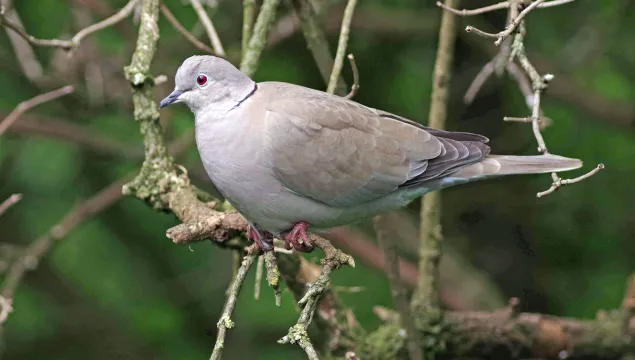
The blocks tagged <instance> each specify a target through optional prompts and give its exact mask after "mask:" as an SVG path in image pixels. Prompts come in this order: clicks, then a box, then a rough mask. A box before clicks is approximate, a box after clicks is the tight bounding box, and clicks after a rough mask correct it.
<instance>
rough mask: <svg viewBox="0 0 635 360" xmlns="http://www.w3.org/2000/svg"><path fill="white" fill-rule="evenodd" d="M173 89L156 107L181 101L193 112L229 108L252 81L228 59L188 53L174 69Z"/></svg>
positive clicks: (250, 86)
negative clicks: (177, 67) (208, 108)
mask: <svg viewBox="0 0 635 360" xmlns="http://www.w3.org/2000/svg"><path fill="white" fill-rule="evenodd" d="M174 83H175V84H174V91H172V93H171V94H170V95H168V96H167V97H166V98H165V99H163V100H162V101H161V103H160V105H159V107H161V108H163V107H166V106H168V105H170V104H174V103H179V102H183V103H185V104H186V105H187V106H188V107H189V108H190V110H192V112H193V113H195V114H196V112H197V111H199V110H201V109H204V108H207V107H212V108H217V109H220V108H224V107H228V106H229V107H231V106H234V105H235V104H236V103H238V102H239V101H240V100H241V99H242V98H243V97H244V96H245V95H244V94H245V92H249V91H252V89H253V88H254V86H255V83H254V82H253V81H252V80H251V79H250V78H249V77H247V76H246V75H245V74H243V73H242V72H240V70H238V69H237V68H236V67H235V66H234V65H232V64H231V63H229V62H228V61H226V60H224V59H221V58H219V57H215V56H191V57H189V58H187V59H185V61H184V62H183V64H181V66H180V67H179V69H178V70H177V72H176V77H175V80H174Z"/></svg>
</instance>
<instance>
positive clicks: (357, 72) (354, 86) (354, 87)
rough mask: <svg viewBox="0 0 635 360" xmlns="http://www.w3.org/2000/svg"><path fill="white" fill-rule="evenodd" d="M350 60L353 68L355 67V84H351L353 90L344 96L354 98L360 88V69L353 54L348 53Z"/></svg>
mask: <svg viewBox="0 0 635 360" xmlns="http://www.w3.org/2000/svg"><path fill="white" fill-rule="evenodd" d="M348 60H349V61H350V62H351V69H353V85H351V91H350V92H349V93H348V94H346V96H344V97H345V98H347V99H352V98H353V97H354V96H355V95H357V91H358V90H359V70H357V64H356V63H355V57H354V56H353V54H348Z"/></svg>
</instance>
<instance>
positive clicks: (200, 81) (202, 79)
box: [196, 75, 207, 86]
mask: <svg viewBox="0 0 635 360" xmlns="http://www.w3.org/2000/svg"><path fill="white" fill-rule="evenodd" d="M196 83H197V84H198V85H199V86H203V85H205V84H207V76H205V75H199V76H197V77H196Z"/></svg>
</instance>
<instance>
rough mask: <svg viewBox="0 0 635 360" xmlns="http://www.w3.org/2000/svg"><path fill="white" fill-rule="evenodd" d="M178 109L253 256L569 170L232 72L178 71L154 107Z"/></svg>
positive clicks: (567, 164)
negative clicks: (512, 181)
mask: <svg viewBox="0 0 635 360" xmlns="http://www.w3.org/2000/svg"><path fill="white" fill-rule="evenodd" d="M175 103H184V104H185V105H187V106H188V107H189V109H190V110H191V112H192V113H193V114H194V128H195V139H196V145H197V148H198V151H199V154H200V158H201V161H202V163H203V166H204V168H205V171H206V172H207V174H208V176H209V178H210V180H211V181H212V182H213V183H214V185H215V186H216V188H217V189H218V191H219V192H220V193H221V194H222V195H223V197H224V198H225V199H227V200H228V201H229V202H230V203H231V204H232V205H233V206H234V207H235V208H236V209H237V210H238V212H240V213H241V214H242V215H243V216H244V217H245V218H246V219H247V222H248V224H249V228H248V231H247V237H248V238H249V239H250V240H252V241H253V242H254V243H256V244H257V246H258V247H259V248H260V249H261V250H262V251H270V250H272V249H273V238H274V237H276V238H280V239H283V240H284V244H285V247H286V248H287V249H291V248H294V249H296V250H298V251H304V252H309V251H311V250H312V246H311V244H310V242H309V241H308V237H307V232H314V233H318V234H319V233H322V232H324V231H327V230H328V229H330V228H333V227H336V226H341V225H346V224H349V223H354V222H356V221H359V220H362V219H366V218H370V217H373V216H376V215H380V214H382V213H386V212H388V211H391V210H395V209H398V208H401V207H404V206H406V205H407V204H408V203H410V202H412V201H413V200H415V199H417V198H418V197H420V196H422V195H424V194H425V193H428V192H431V191H434V190H438V189H442V188H446V187H449V186H453V185H459V184H465V183H468V182H472V181H476V180H481V179H487V178H492V177H497V176H502V175H513V174H537V173H548V172H559V171H567V170H573V169H577V168H579V167H581V166H582V162H581V161H580V160H578V159H572V158H566V157H562V156H558V155H552V154H543V155H535V156H513V155H493V154H490V148H489V146H488V145H487V143H488V141H489V140H488V138H486V137H485V136H482V135H478V134H473V133H468V132H453V131H445V130H439V129H433V128H429V127H426V126H424V125H421V124H420V123H418V122H415V121H412V120H409V119H406V118H404V117H402V116H399V115H395V114H392V113H389V112H386V111H382V110H378V109H374V108H371V107H368V106H365V105H362V104H359V103H357V102H355V101H353V100H349V99H346V98H344V97H340V96H336V95H332V94H328V93H325V92H322V91H319V90H314V89H310V88H307V87H303V86H299V85H294V84H290V83H284V82H273V81H267V82H258V83H256V82H255V81H253V80H252V79H251V78H249V77H248V76H246V75H245V74H243V73H242V72H241V71H240V70H238V69H237V68H236V67H235V66H234V65H232V64H231V63H230V62H228V61H226V60H224V59H222V58H219V57H215V56H209V55H205V56H203V55H195V56H191V57H189V58H187V59H185V60H184V62H183V63H182V64H181V65H180V67H179V68H178V70H177V72H176V75H175V87H174V91H172V92H171V93H170V94H169V95H168V96H167V97H166V98H165V99H163V100H162V101H161V102H160V104H159V107H160V108H164V107H166V106H168V105H170V104H175Z"/></svg>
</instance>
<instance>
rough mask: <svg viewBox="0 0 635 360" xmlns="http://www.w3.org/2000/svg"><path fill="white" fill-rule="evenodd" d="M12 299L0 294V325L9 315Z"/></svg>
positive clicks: (11, 308)
mask: <svg viewBox="0 0 635 360" xmlns="http://www.w3.org/2000/svg"><path fill="white" fill-rule="evenodd" d="M12 302H13V301H12V300H11V299H7V298H6V297H4V296H2V295H0V325H2V324H4V322H5V321H7V318H8V317H9V314H10V313H11V312H12V311H13V307H12V306H11V305H12Z"/></svg>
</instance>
